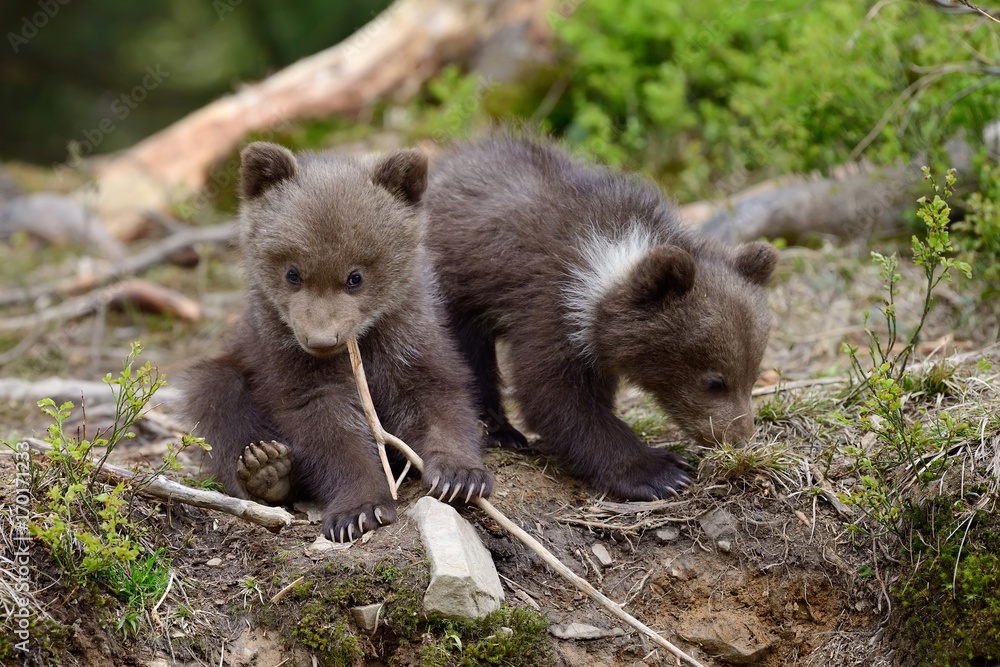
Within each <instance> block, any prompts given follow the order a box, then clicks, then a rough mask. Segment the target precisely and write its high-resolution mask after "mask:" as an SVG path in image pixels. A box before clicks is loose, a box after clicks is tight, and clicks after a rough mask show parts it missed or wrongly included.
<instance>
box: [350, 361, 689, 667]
mask: <svg viewBox="0 0 1000 667" xmlns="http://www.w3.org/2000/svg"><path fill="white" fill-rule="evenodd" d="M347 349H348V350H349V351H350V353H351V366H352V367H353V368H354V370H355V379H356V380H357V384H358V394H359V395H360V397H361V404H362V405H363V406H364V409H365V416H366V417H368V423H369V424H370V425H371V426H372V432H373V434H374V435H375V439H376V440H380V438H381V440H383V441H384V442H386V443H388V444H390V445H392V446H393V447H395V448H396V449H398V450H399V451H400V452H401V453H402V454H403V456H405V457H406V458H407V459H408V460H409V461H410V462H412V463H413V467H414V468H416V469H417V470H419V471H421V472H423V470H424V461H423V459H421V458H420V456H419V455H418V454H417V453H416V452H414V451H413V450H412V449H410V447H409V445H407V444H406V443H405V442H403V441H402V440H400V439H399V438H397V437H396V436H394V435H392V434H391V433H386V432H385V431H383V430H382V426H381V424H380V423H379V421H378V415H377V414H376V413H375V405H374V404H373V403H372V397H371V393H370V392H369V391H368V383H367V381H365V379H364V373H363V371H364V366H363V365H362V363H361V353H360V351H359V350H358V345H357V341H353V342H351V343H349V344H348V348H347ZM358 371H361V372H360V373H359V372H358ZM376 426H377V427H378V428H377V430H376ZM390 481H391V478H390ZM474 503H475V504H476V505H478V506H479V508H480V509H481V510H483V512H485V513H486V514H487V515H488V516H489V517H490V518H491V519H493V520H494V521H496V522H497V523H498V524H500V525H501V526H502V527H503V528H504V529H506V530H507V532H508V533H510V534H511V535H513V536H514V537H516V538H517V539H519V540H520V541H521V542H522V543H523V544H524V545H525V546H527V547H528V548H529V549H531V550H532V551H534V552H535V553H536V554H538V556H539V557H540V558H541V559H542V560H543V561H545V563H546V564H547V565H549V566H550V567H551V568H552V569H554V570H555V571H556V572H558V573H559V574H560V575H562V577H563V578H564V579H566V580H567V581H569V582H570V583H571V584H573V585H574V586H576V587H577V588H578V589H580V590H581V591H582V592H584V593H586V594H587V595H588V596H589V597H590V598H591V599H592V600H594V601H595V602H597V603H598V604H600V605H601V606H602V607H604V608H605V609H606V610H608V611H609V612H610V613H611V614H613V615H614V616H617V617H618V618H620V619H621V620H623V621H625V622H626V623H628V624H629V625H631V626H632V627H633V628H635V629H636V630H638V631H639V632H641V633H643V634H644V635H646V636H647V637H649V638H650V639H652V640H653V641H654V642H655V643H657V644H658V645H660V646H662V647H663V648H665V649H666V650H667V651H669V652H670V653H671V654H673V655H674V656H676V657H677V658H678V659H684V660H687V661H688V662H689V663H690V664H692V665H694V666H695V667H704V665H702V664H701V663H700V662H698V661H697V660H695V659H694V658H692V657H691V656H689V655H688V654H686V653H684V652H683V651H681V650H680V649H679V648H677V647H676V646H674V645H673V644H671V643H670V642H668V641H667V640H666V639H664V638H663V637H661V636H660V635H659V634H658V633H657V632H656V631H655V630H653V629H652V628H650V627H649V626H647V625H646V624H645V623H643V622H642V621H640V620H639V619H637V618H636V617H634V616H632V615H631V614H629V613H628V612H627V611H625V610H624V609H622V608H621V606H620V605H618V604H617V603H616V602H615V601H614V600H612V599H611V598H609V597H607V596H606V595H604V594H603V593H601V592H600V591H598V590H597V589H596V588H594V587H593V586H591V585H590V582H588V581H587V580H586V579H584V578H583V577H580V576H578V575H577V574H576V573H575V572H573V570H571V569H569V568H568V567H567V566H566V565H564V564H563V562H562V561H561V560H559V559H558V558H556V557H555V556H553V555H552V554H551V553H550V552H549V550H548V549H546V548H545V547H544V546H542V544H541V543H539V542H538V540H536V539H535V538H533V537H532V536H531V535H529V534H528V533H526V532H525V531H524V530H522V529H521V528H520V527H519V526H518V525H517V524H515V523H514V522H513V521H511V520H510V519H508V518H507V516H506V515H504V514H503V512H501V511H500V510H498V509H497V508H496V507H494V506H493V504H492V503H490V501H488V500H486V499H485V498H476V499H475V501H474Z"/></svg>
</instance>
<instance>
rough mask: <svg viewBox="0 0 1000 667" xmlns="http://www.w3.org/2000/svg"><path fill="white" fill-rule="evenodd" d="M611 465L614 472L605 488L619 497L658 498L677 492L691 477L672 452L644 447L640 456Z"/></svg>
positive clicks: (631, 498)
mask: <svg viewBox="0 0 1000 667" xmlns="http://www.w3.org/2000/svg"><path fill="white" fill-rule="evenodd" d="M621 463H622V465H620V466H615V468H617V469H618V474H617V475H616V476H615V478H614V479H613V480H612V481H610V483H608V484H606V485H601V484H599V486H606V487H607V488H608V490H609V491H610V492H611V493H612V494H614V495H615V496H616V497H618V498H621V499H623V500H660V499H662V498H667V497H674V498H676V497H677V496H678V495H679V493H678V492H679V491H680V490H682V489H683V488H684V487H686V486H688V485H689V484H690V483H691V477H690V476H688V474H687V473H686V472H684V470H683V469H682V468H683V467H686V464H685V462H684V460H683V459H682V458H681V457H680V456H678V455H677V454H674V453H672V452H668V451H664V450H662V449H652V448H645V449H644V450H642V453H641V455H639V456H635V457H634V458H633V459H632V460H630V461H622V462H621Z"/></svg>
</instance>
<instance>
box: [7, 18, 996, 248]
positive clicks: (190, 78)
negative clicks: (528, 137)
mask: <svg viewBox="0 0 1000 667" xmlns="http://www.w3.org/2000/svg"><path fill="white" fill-rule="evenodd" d="M38 2H58V0H35V2H27V1H23V0H16V1H15V2H13V3H12V4H10V3H8V4H4V5H3V7H2V8H0V21H2V23H3V25H6V26H15V27H16V26H17V25H18V21H21V20H23V17H25V16H30V15H31V12H33V11H35V10H36V9H37V6H38ZM386 4H387V0H380V1H378V2H375V1H374V0H366V1H365V2H359V3H351V4H348V3H339V4H333V3H323V2H321V1H320V0H308V1H307V2H305V3H297V4H295V5H281V4H279V3H278V2H276V1H272V0H214V2H212V3H209V2H207V1H203V2H195V1H194V0H154V1H153V2H151V3H146V4H142V5H126V4H123V3H121V2H120V0H94V1H93V2H91V3H87V4H86V5H83V4H80V5H77V4H76V3H73V2H69V3H68V4H66V5H65V6H60V9H59V12H58V14H56V15H55V16H54V17H53V18H51V19H50V20H49V21H48V23H49V24H48V25H47V26H46V27H44V28H43V29H40V30H39V31H38V35H37V36H36V37H34V38H33V39H31V40H30V41H29V42H28V43H27V44H26V45H23V47H22V48H21V49H20V50H19V52H18V53H17V54H16V56H14V57H13V58H10V57H9V53H8V54H7V55H6V56H4V57H5V61H4V63H5V64H4V65H3V66H2V67H0V83H2V85H4V86H5V87H11V88H12V90H11V92H12V93H13V96H12V97H10V98H9V99H14V100H16V103H15V104H12V105H9V106H7V108H6V109H5V110H4V114H5V116H6V118H5V120H7V121H8V122H6V123H0V151H3V157H12V156H18V157H22V158H27V159H33V160H50V159H51V160H60V159H63V158H64V156H65V149H66V142H67V141H68V140H70V139H76V140H78V141H86V139H87V137H88V136H90V137H94V138H96V137H97V136H98V135H96V134H94V128H98V127H99V123H100V121H101V120H102V119H106V118H110V119H111V121H113V122H114V124H115V126H116V129H115V131H113V132H110V133H107V134H106V136H103V137H102V143H101V144H100V145H99V146H96V147H95V148H94V150H95V152H104V151H105V150H110V149H113V148H120V147H123V146H125V145H128V144H130V143H132V142H134V141H136V140H138V139H139V138H141V137H142V136H143V135H144V134H146V133H148V132H150V131H152V130H155V129H157V128H159V127H162V126H163V125H166V124H167V123H168V122H170V121H171V120H173V119H176V118H177V117H179V116H181V115H182V114H183V113H185V112H187V111H190V110H191V109H194V108H197V107H198V106H200V105H202V104H204V103H205V102H207V101H208V100H210V99H212V98H213V97H216V96H218V95H220V94H223V93H225V92H226V91H228V90H230V89H231V88H232V87H233V86H235V85H237V84H238V83H239V82H241V81H245V80H253V79H257V78H260V77H263V76H265V75H266V74H267V73H268V72H269V71H272V70H274V69H276V68H278V67H280V66H283V65H285V64H288V63H289V62H292V61H294V60H295V59H297V58H300V57H303V56H305V55H308V54H310V53H313V52H315V51H318V50H320V49H321V48H323V47H325V46H329V45H330V44H333V43H335V42H337V41H339V40H340V39H342V38H343V37H345V36H347V35H348V34H349V33H350V32H352V31H353V30H355V29H356V28H358V27H360V26H361V25H362V24H363V23H365V22H366V21H367V20H369V19H370V18H371V17H372V16H373V15H374V14H375V13H376V12H377V11H378V10H380V9H381V8H383V7H384V6H385V5H386ZM557 10H558V11H553V12H551V13H550V14H549V17H548V19H549V23H550V25H551V27H552V29H553V32H554V33H555V36H556V47H555V52H556V57H555V59H554V60H553V61H551V62H547V63H538V64H536V65H534V66H533V67H530V68H528V71H526V72H524V74H523V76H522V77H521V79H520V80H518V81H517V82H513V83H512V82H499V81H493V80H491V79H490V78H489V77H488V76H487V77H482V76H481V75H480V74H479V73H476V72H464V71H463V70H462V69H460V68H459V67H456V66H450V67H448V68H446V69H445V70H444V71H443V72H441V73H440V74H439V75H438V76H437V77H436V78H434V79H433V80H432V81H431V82H430V83H429V84H428V85H427V86H425V88H424V90H423V91H422V92H421V94H420V95H419V96H418V98H417V99H416V100H414V101H412V102H411V103H409V104H408V105H406V106H405V107H402V108H397V107H393V106H392V105H390V104H389V103H384V104H380V105H378V106H377V107H376V108H375V109H373V110H372V113H371V115H370V117H369V118H368V119H366V120H365V121H364V122H363V123H361V124H356V123H354V122H352V121H349V120H345V119H325V120H320V121H313V122H305V123H296V124H294V126H293V127H292V128H291V129H288V128H286V129H284V130H282V132H281V133H280V134H279V135H274V134H273V133H272V134H269V135H268V138H277V139H278V140H283V139H287V140H288V141H289V142H290V143H291V144H292V145H294V147H296V148H309V147H326V146H329V145H332V144H336V143H342V142H343V141H353V140H357V139H361V138H365V137H366V136H369V135H371V134H373V133H378V132H380V131H383V130H387V131H390V132H393V133H398V134H401V135H402V136H403V139H404V140H405V141H411V142H412V141H417V140H419V139H422V138H427V137H429V138H433V139H435V140H437V141H439V142H440V141H442V140H445V141H447V140H450V139H461V138H463V137H465V136H468V135H470V134H475V133H476V132H477V131H480V130H482V129H483V128H485V127H487V126H488V125H490V124H492V123H496V122H498V121H499V122H505V123H509V122H512V121H513V122H516V123H526V124H529V125H532V126H534V125H538V126H540V127H541V128H542V129H543V130H544V131H547V132H550V133H552V134H555V135H556V136H559V137H562V138H564V140H565V141H566V142H567V143H568V144H570V145H571V146H572V147H574V148H576V149H578V150H580V151H581V152H583V153H586V154H589V155H592V156H594V157H596V158H597V159H599V160H601V161H604V162H607V163H610V164H612V165H617V166H622V167H626V168H629V169H634V170H639V171H643V172H645V173H647V174H648V175H650V176H652V177H654V178H655V179H657V180H659V181H660V182H662V183H663V185H664V186H665V187H666V188H667V189H668V190H669V191H670V192H672V193H673V194H674V195H675V196H676V197H677V198H678V199H680V200H682V201H688V200H691V199H697V198H704V197H714V196H718V195H719V194H726V193H729V192H733V191H737V190H740V189H742V188H745V187H747V186H748V185H750V184H752V183H754V182H758V181H760V180H762V179H764V178H767V177H770V176H775V175H779V174H785V173H789V172H805V171H809V170H814V169H815V170H820V171H824V170H828V169H829V168H831V167H832V166H834V165H838V164H841V163H844V162H845V161H849V160H851V159H854V158H857V157H859V156H860V157H863V158H866V159H868V160H870V161H872V162H874V163H876V164H888V163H892V162H894V161H896V160H898V159H905V160H911V159H919V160H920V161H922V162H924V163H929V164H931V165H932V166H934V167H935V168H938V167H942V168H943V167H945V166H950V164H946V161H945V160H944V159H943V158H942V157H941V155H942V152H943V145H944V143H945V141H946V140H947V139H948V138H950V137H952V136H955V135H956V134H959V133H962V132H964V133H965V135H966V136H967V137H968V138H970V139H972V140H973V143H975V138H977V137H978V136H980V133H981V130H982V127H983V125H984V124H985V123H987V122H989V121H991V120H994V119H995V118H996V115H997V109H998V108H1000V104H998V102H1000V99H998V91H1000V84H998V83H997V79H995V78H994V79H990V78H987V77H985V76H984V75H983V74H981V73H980V72H978V71H975V70H977V69H978V68H981V66H986V65H989V64H991V63H992V64H993V65H995V64H996V63H997V61H998V60H1000V54H998V48H997V43H998V41H1000V40H998V32H997V29H996V26H994V25H993V24H991V23H989V22H987V21H984V20H980V19H977V18H976V17H975V16H973V15H968V14H966V15H955V14H945V13H942V12H940V11H938V10H936V9H934V8H932V7H930V6H927V5H925V4H922V3H917V2H899V3H889V4H885V5H882V4H880V5H879V6H878V9H877V11H876V10H875V9H873V8H872V3H871V2H870V1H869V0H841V1H840V2H835V3H808V4H805V5H803V4H802V3H800V2H795V1H794V0H769V1H768V2H750V1H749V0H741V1H739V2H736V3H727V2H703V3H691V2H680V1H679V0H631V1H630V2H627V3H621V2H618V0H568V1H567V2H563V3H561V4H559V5H558V6H557ZM158 64H162V66H163V68H164V69H165V70H167V71H169V73H170V74H169V76H168V77H166V78H165V79H164V81H163V83H162V88H160V87H158V88H156V89H155V90H152V91H149V93H148V100H147V101H145V102H144V103H142V104H139V105H137V109H135V111H134V113H133V114H132V115H130V116H129V117H128V118H126V119H125V120H124V121H119V120H118V119H117V118H116V117H115V116H114V113H113V111H112V107H111V105H112V104H114V103H115V100H116V97H119V98H120V96H121V95H122V94H126V95H127V94H129V92H130V91H131V90H132V89H133V87H134V86H136V85H141V83H142V81H143V79H144V78H145V77H146V75H147V74H148V70H147V69H146V68H147V67H149V66H155V65H158ZM140 94H141V93H140ZM115 109H117V110H118V111H121V110H122V105H121V103H120V101H119V104H118V106H117V107H115ZM87 132H90V134H89V135H88V134H86V133H87ZM85 148H86V146H85ZM980 171H982V170H980ZM225 200H226V197H225V196H224V197H223V204H224V205H227V204H228V202H227V201H225ZM988 213H989V212H987V214H988ZM986 242H990V241H989V239H987V240H986Z"/></svg>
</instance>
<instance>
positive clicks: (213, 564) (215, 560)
mask: <svg viewBox="0 0 1000 667" xmlns="http://www.w3.org/2000/svg"><path fill="white" fill-rule="evenodd" d="M205 565H207V566H209V567H219V566H220V565H222V559H221V558H213V559H211V560H208V561H205Z"/></svg>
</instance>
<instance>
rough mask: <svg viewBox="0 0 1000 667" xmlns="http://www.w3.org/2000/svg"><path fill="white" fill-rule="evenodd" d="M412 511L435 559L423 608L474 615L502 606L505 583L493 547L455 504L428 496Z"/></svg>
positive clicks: (451, 614) (430, 556)
mask: <svg viewBox="0 0 1000 667" xmlns="http://www.w3.org/2000/svg"><path fill="white" fill-rule="evenodd" d="M409 513H410V514H411V515H412V516H413V517H414V518H415V519H416V520H417V528H418V529H419V530H420V541H421V542H423V544H424V549H425V550H426V551H427V558H428V560H429V561H430V565H431V583H430V585H428V586H427V592H426V593H424V613H426V614H428V615H430V614H437V615H439V616H444V617H446V618H456V619H460V620H472V619H475V618H481V617H483V616H485V615H486V614H488V613H490V612H491V611H495V610H497V609H499V608H500V604H501V603H502V602H503V599H504V597H503V588H502V587H501V586H500V577H499V576H497V570H496V567H495V566H494V565H493V559H492V558H491V557H490V552H489V551H487V550H486V547H484V546H483V543H482V542H481V541H480V539H479V536H478V535H477V534H476V531H475V529H474V528H473V527H472V525H470V524H469V522H468V521H466V520H465V519H463V518H462V517H461V516H459V514H458V512H456V511H455V508H453V507H451V506H450V505H446V504H445V503H442V502H439V501H438V500H435V499H434V498H432V497H430V496H424V497H423V498H421V499H420V500H418V501H417V502H416V504H414V506H413V508H412V509H410V511H409Z"/></svg>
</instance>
